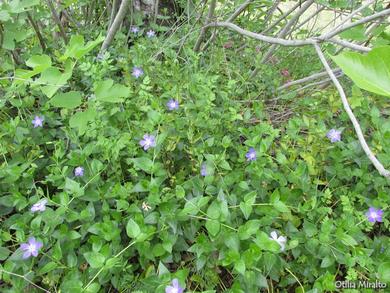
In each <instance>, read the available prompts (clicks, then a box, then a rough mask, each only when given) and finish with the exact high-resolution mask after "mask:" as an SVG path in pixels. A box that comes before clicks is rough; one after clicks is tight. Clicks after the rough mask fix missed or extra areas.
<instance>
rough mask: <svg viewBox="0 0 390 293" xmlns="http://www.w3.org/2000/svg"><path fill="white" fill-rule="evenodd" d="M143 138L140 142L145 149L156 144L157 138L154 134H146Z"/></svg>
mask: <svg viewBox="0 0 390 293" xmlns="http://www.w3.org/2000/svg"><path fill="white" fill-rule="evenodd" d="M143 138H144V139H142V140H141V141H140V142H139V144H140V145H141V146H142V147H143V148H144V150H145V151H146V150H148V149H149V148H151V147H155V146H156V138H155V137H154V135H149V134H145V135H144V136H143Z"/></svg>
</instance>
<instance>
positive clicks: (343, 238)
mask: <svg viewBox="0 0 390 293" xmlns="http://www.w3.org/2000/svg"><path fill="white" fill-rule="evenodd" d="M340 240H341V242H343V243H344V244H345V245H349V246H355V245H357V244H358V243H357V242H356V240H355V239H354V238H353V237H352V236H350V235H348V234H343V235H342V236H341V238H340Z"/></svg>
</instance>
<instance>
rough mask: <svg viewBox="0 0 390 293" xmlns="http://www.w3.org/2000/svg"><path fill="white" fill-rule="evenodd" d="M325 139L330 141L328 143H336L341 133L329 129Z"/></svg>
mask: <svg viewBox="0 0 390 293" xmlns="http://www.w3.org/2000/svg"><path fill="white" fill-rule="evenodd" d="M326 137H327V138H329V139H330V142H337V141H340V140H341V131H340V130H336V129H331V130H329V132H328V133H327V134H326Z"/></svg>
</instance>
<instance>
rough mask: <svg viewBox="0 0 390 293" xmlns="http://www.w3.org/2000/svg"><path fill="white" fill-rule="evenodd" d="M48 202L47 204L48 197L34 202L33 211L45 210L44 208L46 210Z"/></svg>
mask: <svg viewBox="0 0 390 293" xmlns="http://www.w3.org/2000/svg"><path fill="white" fill-rule="evenodd" d="M46 204H47V199H46V198H44V199H42V200H40V201H38V202H37V203H35V204H33V206H32V207H31V211H32V212H33V213H35V212H38V211H40V212H43V211H44V210H46Z"/></svg>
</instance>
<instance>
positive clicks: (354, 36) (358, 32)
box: [340, 25, 367, 41]
mask: <svg viewBox="0 0 390 293" xmlns="http://www.w3.org/2000/svg"><path fill="white" fill-rule="evenodd" d="M364 32H365V28H364V25H357V26H355V27H352V28H350V29H348V30H346V31H344V32H342V33H341V34H340V37H342V38H343V39H350V40H354V41H364V40H366V39H367V37H366V35H365V34H364Z"/></svg>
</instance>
